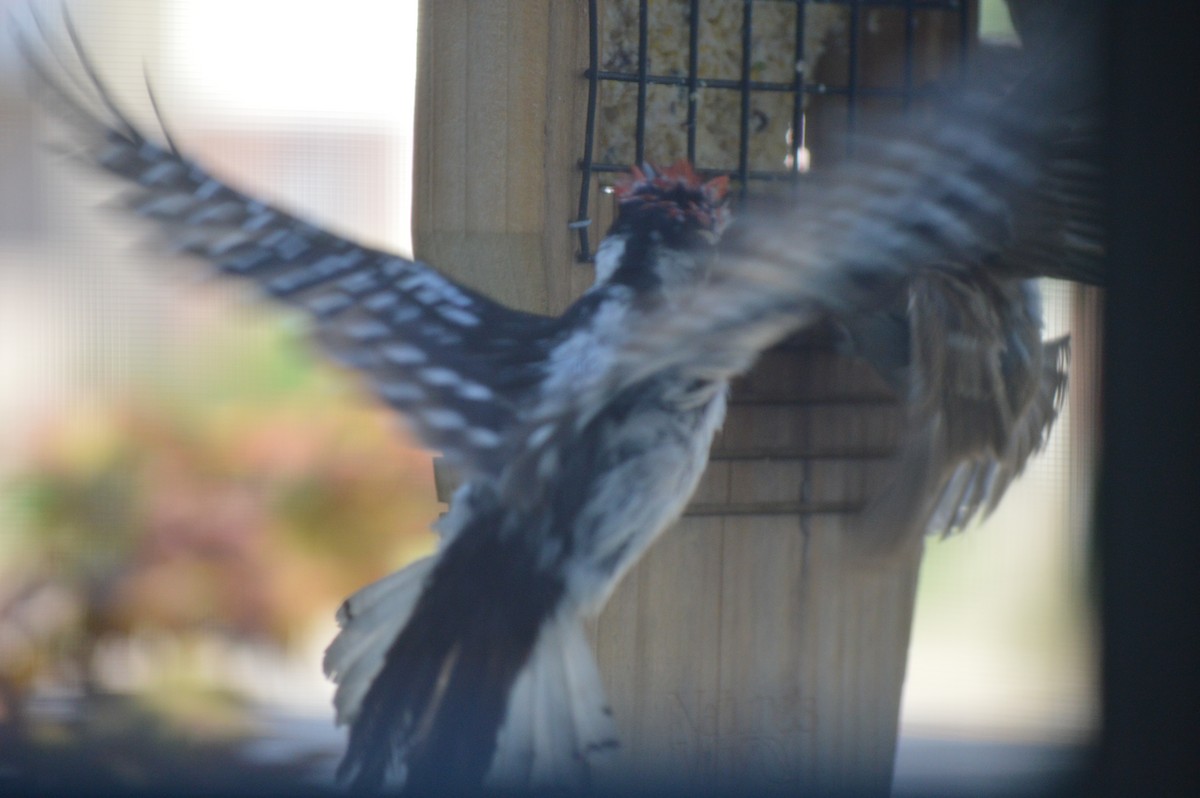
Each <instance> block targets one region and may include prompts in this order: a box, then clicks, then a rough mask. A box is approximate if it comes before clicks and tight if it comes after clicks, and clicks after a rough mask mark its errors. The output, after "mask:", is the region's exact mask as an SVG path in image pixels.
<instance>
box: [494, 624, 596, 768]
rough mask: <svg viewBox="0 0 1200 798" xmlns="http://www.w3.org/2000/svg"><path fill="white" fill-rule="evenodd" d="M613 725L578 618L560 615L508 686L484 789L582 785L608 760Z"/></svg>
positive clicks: (550, 625) (542, 634)
mask: <svg viewBox="0 0 1200 798" xmlns="http://www.w3.org/2000/svg"><path fill="white" fill-rule="evenodd" d="M616 744H617V734H616V726H615V724H614V723H613V720H612V714H611V712H610V711H609V709H608V705H607V700H606V698H605V694H604V685H603V683H602V682H601V681H600V671H599V669H598V668H597V667H596V659H595V657H594V656H593V654H592V650H591V646H589V645H588V641H587V637H586V636H585V635H584V632H583V624H582V623H581V621H580V619H579V618H578V617H577V616H576V615H575V614H574V613H571V612H560V613H558V614H557V615H555V616H554V617H553V618H552V619H551V620H549V621H547V622H546V624H545V625H544V626H543V627H542V631H541V634H540V635H539V637H538V642H537V645H536V646H535V647H534V650H533V654H532V655H531V656H530V658H529V662H528V663H526V665H525V668H524V669H523V670H522V671H521V675H520V676H518V677H517V681H516V684H514V685H513V691H512V695H511V696H510V698H509V702H508V715H507V717H506V719H505V722H504V725H503V726H502V727H501V729H500V734H499V736H498V737H497V745H496V754H495V757H494V758H493V760H492V766H491V769H490V770H489V771H488V776H487V784H488V786H489V787H498V788H523V787H569V788H578V787H582V786H585V785H586V784H588V783H589V781H591V780H592V779H593V778H595V776H596V775H597V772H598V771H599V770H601V769H602V768H603V767H604V766H605V765H606V764H607V763H608V760H609V759H610V758H611V756H612V753H613V752H614V750H615V748H616Z"/></svg>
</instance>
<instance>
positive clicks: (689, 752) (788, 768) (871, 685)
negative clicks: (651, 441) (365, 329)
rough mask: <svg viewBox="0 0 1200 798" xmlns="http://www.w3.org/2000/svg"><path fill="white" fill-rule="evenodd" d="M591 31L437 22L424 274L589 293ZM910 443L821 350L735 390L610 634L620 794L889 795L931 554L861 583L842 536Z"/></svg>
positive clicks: (517, 293) (420, 113)
mask: <svg viewBox="0 0 1200 798" xmlns="http://www.w3.org/2000/svg"><path fill="white" fill-rule="evenodd" d="M586 24H587V23H586V3H585V2H584V1H583V0H569V1H563V0H474V1H469V0H438V2H427V3H424V4H422V7H421V18H420V44H419V48H420V52H419V57H418V90H417V108H416V119H417V123H416V136H415V141H416V153H415V165H414V174H415V189H414V203H413V206H414V212H413V219H414V242H415V248H416V253H417V255H418V256H419V257H421V258H423V259H426V260H428V261H430V262H431V263H433V264H435V265H436V266H437V267H438V268H439V269H442V270H444V271H446V272H447V273H449V274H451V275H453V276H455V277H456V278H459V279H461V280H463V281H465V282H467V283H469V284H471V285H474V286H476V287H478V288H481V289H482V290H484V291H487V292H488V293H489V294H491V295H492V296H495V297H497V298H499V299H501V300H502V301H505V302H507V303H509V304H512V305H514V306H517V307H521V308H525V309H529V310H535V311H550V312H556V311H558V310H559V309H561V308H562V307H564V306H565V305H566V304H567V303H568V302H569V301H570V300H571V299H573V298H574V297H575V296H577V295H578V293H580V292H581V291H582V290H583V289H584V288H585V287H586V286H587V285H588V284H590V281H591V274H590V271H589V270H587V269H583V268H581V267H580V266H578V265H576V264H574V263H573V250H574V242H573V241H572V239H571V238H570V237H569V236H568V234H567V226H566V225H567V222H568V221H570V219H571V218H572V217H573V215H574V212H575V201H576V192H577V191H578V180H579V174H578V171H577V161H578V158H579V156H580V154H581V151H582V142H583V134H584V131H583V123H584V119H585V105H584V103H585V99H586V82H585V81H584V80H583V77H582V75H583V70H584V68H585V66H586V64H587V35H586ZM600 215H601V214H599V213H598V214H596V216H600ZM601 233H603V228H598V229H596V230H595V231H594V236H599V235H600V234H601ZM594 240H595V239H594ZM900 423H901V419H900V413H899V411H898V409H897V408H896V406H895V405H894V403H893V402H892V400H891V398H890V397H889V396H888V394H887V392H886V390H885V389H884V388H883V386H882V385H881V384H880V381H879V379H878V377H876V376H875V375H874V374H873V373H871V372H870V370H869V369H868V368H866V367H865V366H863V365H862V364H858V363H853V362H849V361H846V360H844V359H840V358H838V357H836V356H834V355H833V354H831V353H830V352H829V351H827V350H821V349H819V348H814V347H812V346H806V347H799V348H797V347H791V348H783V349H780V350H778V351H775V352H772V353H769V354H768V356H767V358H766V359H765V362H764V363H763V365H762V366H761V367H760V368H759V369H758V370H756V371H755V373H754V374H752V375H750V376H749V377H748V378H747V379H746V380H744V381H743V382H742V383H741V384H739V385H738V386H737V387H736V389H735V391H734V404H733V407H732V409H731V412H730V417H729V420H728V422H727V424H726V427H725V431H724V432H723V433H722V435H721V436H720V438H719V440H718V442H717V444H716V447H715V451H714V457H713V463H712V465H711V467H710V469H709V471H708V473H707V474H706V476H705V478H704V481H703V483H702V486H701V488H700V491H699V493H698V494H697V496H696V498H695V500H694V501H693V504H692V506H691V508H690V510H689V513H688V514H687V516H686V517H685V518H684V519H683V520H682V521H681V522H680V523H679V524H678V525H677V527H676V528H674V529H672V530H671V531H669V532H668V533H667V534H666V535H664V538H663V539H662V540H660V541H659V542H658V543H657V544H656V545H655V546H654V547H653V548H652V550H651V551H650V552H649V554H648V556H647V557H646V558H645V559H644V561H643V562H642V563H640V564H639V565H638V566H637V568H635V569H634V571H633V572H632V573H631V574H630V575H629V576H628V577H627V578H626V579H625V581H624V582H623V584H622V585H621V586H620V587H619V588H618V589H617V591H616V593H615V595H614V597H613V599H612V600H611V602H610V604H609V606H608V607H607V609H606V610H605V611H604V612H603V613H602V615H601V616H600V618H599V619H598V620H597V621H596V622H595V624H594V627H593V631H594V641H595V646H596V652H597V656H598V659H599V662H600V666H601V670H602V673H603V674H604V677H605V680H606V684H607V687H608V690H609V697H610V699H611V703H612V707H613V710H614V714H615V717H616V721H617V724H618V728H619V729H620V731H621V736H622V752H621V754H620V758H621V761H620V764H619V766H618V767H617V768H616V770H617V772H616V773H614V774H612V775H613V778H614V779H615V780H616V782H617V783H621V782H622V781H624V780H625V779H632V780H635V781H636V782H637V783H643V784H644V783H645V780H646V779H647V778H651V779H661V780H662V782H663V783H665V784H668V785H669V786H672V787H676V788H678V787H683V788H690V787H695V788H711V787H713V786H714V785H717V786H719V785H721V784H722V783H724V784H740V785H745V784H746V781H747V779H749V781H750V783H751V784H754V783H755V782H757V783H758V784H759V785H761V786H764V787H770V786H780V787H790V786H796V787H801V788H809V789H816V790H821V791H824V790H840V789H853V790H855V791H857V792H858V793H859V794H874V795H884V794H886V793H887V792H888V790H889V787H890V783H891V774H892V765H893V759H894V754H895V747H896V734H897V726H898V717H899V708H900V693H901V688H902V685H903V681H904V668H905V662H906V658H907V650H908V641H909V631H910V627H911V623H912V611H913V602H914V597H915V589H916V578H917V572H918V568H919V563H920V556H921V546H920V543H919V541H918V542H916V543H914V544H913V546H912V547H910V548H909V549H908V550H906V551H904V552H901V553H899V554H898V555H896V556H894V557H893V558H891V559H889V560H888V561H886V562H873V563H864V562H863V561H862V559H861V558H860V557H852V556H850V553H849V551H848V548H847V546H846V545H845V544H846V536H845V532H846V527H847V515H846V511H847V509H848V508H849V507H851V506H853V505H855V504H857V503H859V502H861V500H862V499H863V496H864V490H865V488H866V486H867V485H869V484H870V483H871V481H872V478H873V476H877V474H878V468H879V466H880V463H881V461H880V459H879V458H881V457H882V456H884V455H886V454H887V453H888V452H889V451H890V449H891V447H893V446H894V444H895V442H896V440H897V435H898V433H899V429H900ZM442 485H443V486H442V487H441V488H440V489H439V494H440V495H441V497H442V498H443V500H444V499H446V498H447V497H448V496H449V492H448V487H447V486H446V485H445V482H443V483H442Z"/></svg>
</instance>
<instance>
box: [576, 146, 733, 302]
mask: <svg viewBox="0 0 1200 798" xmlns="http://www.w3.org/2000/svg"><path fill="white" fill-rule="evenodd" d="M728 187H729V178H728V177H727V176H725V175H721V176H720V177H715V178H713V179H711V180H708V181H704V180H702V179H701V178H700V176H699V175H697V174H696V172H695V170H694V169H692V165H691V164H689V163H688V162H687V161H685V160H679V161H676V162H675V163H674V164H672V165H671V166H668V167H665V168H662V169H656V168H655V167H653V166H651V165H650V164H643V166H642V167H641V168H640V169H639V168H638V167H636V166H635V167H633V168H632V169H630V170H629V172H628V173H626V174H624V175H622V176H621V177H620V178H619V179H618V180H617V182H616V184H615V185H614V186H613V194H614V195H615V196H616V198H617V219H616V221H614V222H613V225H612V227H611V228H610V229H609V231H608V236H607V237H606V238H605V240H604V242H602V243H601V245H600V248H599V250H598V251H597V252H596V282H597V284H600V283H603V282H608V281H617V282H624V283H630V284H633V285H635V287H636V286H644V285H646V284H652V285H654V286H665V285H668V284H670V283H673V282H678V281H681V280H683V281H690V280H692V279H695V277H696V275H697V273H698V272H699V271H701V270H700V269H698V268H697V267H698V266H699V265H700V264H702V263H703V262H704V261H706V260H707V256H708V255H709V254H711V252H712V251H713V248H714V247H715V246H716V243H717V241H718V240H719V239H720V236H721V233H722V231H724V229H725V227H726V226H727V225H728V224H729V209H728V207H727V204H726V192H727V191H728Z"/></svg>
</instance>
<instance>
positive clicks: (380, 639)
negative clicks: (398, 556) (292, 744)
mask: <svg viewBox="0 0 1200 798" xmlns="http://www.w3.org/2000/svg"><path fill="white" fill-rule="evenodd" d="M436 562H437V557H426V558H425V559H423V560H418V561H417V562H415V563H413V564H412V565H409V566H408V567H407V568H404V569H402V570H399V571H397V572H396V573H394V574H389V575H388V576H385V577H383V578H382V579H380V580H379V581H377V582H372V583H371V584H369V585H367V586H366V587H364V588H363V589H362V590H359V591H358V592H357V593H355V594H354V595H353V596H351V597H350V598H348V599H346V601H345V602H344V603H343V604H342V606H341V608H340V609H339V610H338V614H337V621H338V625H339V626H340V627H341V628H342V631H341V632H339V633H338V636H337V637H336V638H334V640H333V642H332V643H330V644H329V648H327V649H326V650H325V675H326V676H328V677H329V678H330V679H332V680H333V681H334V682H336V683H337V686H338V688H337V692H336V693H335V694H334V698H333V705H334V708H335V709H336V711H337V722H338V723H339V724H346V723H351V722H352V721H353V720H354V718H355V717H356V716H357V715H358V711H359V708H360V707H361V706H362V700H363V696H365V695H366V694H367V689H368V688H370V686H371V682H373V681H375V677H376V675H378V674H379V671H380V669H381V668H383V658H384V656H385V655H386V654H387V651H388V649H389V648H390V647H391V645H392V642H393V641H394V640H395V639H396V636H397V635H399V634H400V630H401V629H403V628H404V625H405V624H406V623H408V619H409V617H410V616H411V615H412V611H413V607H414V606H416V603H417V599H418V598H419V597H420V595H421V590H422V588H424V586H425V580H426V577H428V575H429V573H430V571H432V570H433V566H434V564H435V563H436Z"/></svg>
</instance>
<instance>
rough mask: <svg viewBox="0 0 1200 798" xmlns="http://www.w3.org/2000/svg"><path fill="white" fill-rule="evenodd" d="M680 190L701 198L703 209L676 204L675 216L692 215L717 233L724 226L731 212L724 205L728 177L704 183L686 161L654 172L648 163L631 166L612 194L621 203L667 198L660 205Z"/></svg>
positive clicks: (674, 208) (616, 183)
mask: <svg viewBox="0 0 1200 798" xmlns="http://www.w3.org/2000/svg"><path fill="white" fill-rule="evenodd" d="M679 188H683V189H686V190H688V191H695V192H697V193H699V194H700V195H702V196H703V197H704V206H700V205H691V206H689V207H686V208H684V207H679V206H677V205H674V206H673V212H674V213H675V214H679V215H680V216H690V217H692V218H693V219H694V220H695V221H696V222H698V223H699V224H701V225H702V226H704V227H706V228H710V229H715V230H718V231H719V230H720V229H721V228H723V227H724V226H725V222H726V221H727V216H728V211H727V209H726V208H725V207H724V202H725V195H726V194H727V193H728V191H729V176H728V175H719V176H717V177H714V178H713V179H711V180H709V181H707V182H705V181H703V180H702V179H701V178H700V175H698V174H696V170H695V169H693V168H692V165H691V164H690V163H689V162H688V161H687V159H685V158H680V159H679V160H678V161H676V162H675V163H673V164H671V165H670V166H667V167H664V168H662V169H655V168H654V167H653V166H652V165H650V164H645V169H639V168H638V167H636V166H634V167H630V169H629V172H628V173H626V174H623V175H621V176H620V177H619V178H617V180H616V182H615V183H614V184H613V193H614V194H615V195H616V197H617V201H618V202H621V203H626V202H632V201H635V200H636V201H643V202H654V201H655V200H654V199H653V197H654V195H656V194H657V195H659V196H660V197H664V199H661V200H659V202H662V203H664V204H666V203H668V200H666V199H665V195H667V194H669V193H670V192H672V191H674V190H675V189H679Z"/></svg>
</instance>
